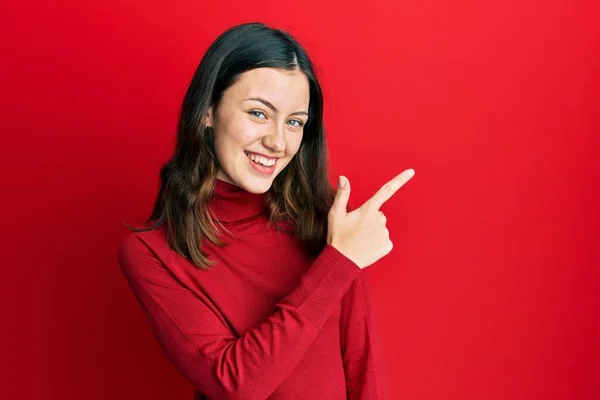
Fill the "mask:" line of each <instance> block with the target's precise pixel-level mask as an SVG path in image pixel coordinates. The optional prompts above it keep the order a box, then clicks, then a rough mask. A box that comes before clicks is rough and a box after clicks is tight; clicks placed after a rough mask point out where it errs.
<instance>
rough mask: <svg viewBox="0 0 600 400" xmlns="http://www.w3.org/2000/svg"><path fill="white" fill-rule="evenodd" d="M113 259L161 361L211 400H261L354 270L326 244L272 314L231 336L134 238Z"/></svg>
mask: <svg viewBox="0 0 600 400" xmlns="http://www.w3.org/2000/svg"><path fill="white" fill-rule="evenodd" d="M118 259H119V264H120V267H121V270H122V272H123V274H124V275H125V277H126V279H127V281H128V283H129V285H130V287H131V289H132V291H133V293H134V295H135V297H136V298H137V300H138V302H139V303H140V305H141V306H142V309H143V310H144V312H145V316H146V318H147V320H148V322H149V325H150V327H151V329H152V331H153V333H154V335H155V337H156V339H157V341H158V343H159V345H160V347H161V349H162V350H163V351H164V352H165V354H166V356H167V358H168V359H169V360H170V361H171V362H172V363H173V365H174V366H175V367H176V368H177V369H178V370H179V372H180V373H182V374H183V375H184V376H185V377H186V378H187V379H188V380H189V381H190V382H191V383H192V384H193V385H194V386H195V388H196V389H197V390H199V391H200V392H201V393H203V394H205V395H207V396H208V397H209V398H215V399H244V400H253V399H265V398H267V397H269V395H270V394H271V393H272V392H274V391H275V390H276V389H277V387H279V385H280V384H281V383H282V382H283V380H284V379H285V378H286V377H287V376H288V375H289V374H290V372H291V371H292V370H293V369H294V367H295V366H296V365H297V364H298V362H299V361H300V359H301V358H302V356H303V355H304V354H305V352H306V351H307V350H308V349H309V347H310V346H311V344H312V342H313V341H314V339H315V338H316V336H317V334H318V333H319V331H320V330H321V329H322V327H323V326H324V324H325V322H326V321H327V319H328V318H329V316H330V314H331V312H332V310H333V309H334V307H336V305H339V302H340V300H341V298H342V297H343V295H344V294H345V293H346V292H347V290H348V288H349V287H350V285H351V284H352V281H354V279H356V277H357V276H358V274H359V272H360V268H359V267H358V266H357V265H356V264H355V263H353V262H352V261H351V260H350V259H348V258H346V257H345V256H344V255H343V254H341V253H340V252H339V251H338V250H337V249H335V248H334V247H332V246H330V245H327V246H326V247H325V248H324V250H323V251H322V252H321V254H320V255H319V256H318V257H317V258H316V259H315V260H314V262H313V264H312V265H311V266H310V267H309V269H308V271H307V272H306V273H305V274H304V276H303V277H302V278H301V280H300V283H299V285H298V286H297V287H296V288H295V289H294V290H293V291H292V292H291V293H290V294H289V295H288V296H286V297H285V298H283V299H282V300H281V301H280V302H279V303H277V304H276V306H275V309H274V312H273V313H272V314H271V315H270V316H269V317H267V318H266V319H265V320H263V321H262V322H261V323H259V324H257V325H256V326H255V327H254V328H253V329H251V330H249V331H248V332H246V333H245V334H244V335H243V336H241V337H236V336H234V334H233V333H232V332H231V330H230V329H229V328H228V327H227V326H226V324H224V323H223V322H222V320H221V319H219V318H218V317H217V315H216V314H215V313H214V312H213V311H212V309H211V308H209V307H208V306H207V305H206V304H205V302H204V301H203V300H202V299H201V298H200V297H198V296H196V295H195V294H194V293H193V292H191V291H190V290H189V289H187V288H186V287H184V286H182V285H181V284H180V283H179V281H178V280H177V279H175V278H174V277H173V275H172V274H171V273H170V271H169V270H168V269H167V268H165V266H164V265H163V264H162V262H161V261H160V259H159V258H158V257H157V256H156V255H155V254H154V253H153V251H152V250H151V249H150V248H149V247H148V246H147V245H146V243H145V242H144V241H143V240H142V239H141V238H140V237H139V236H138V235H137V234H135V233H130V234H128V235H127V236H126V237H125V239H124V240H123V242H122V244H121V246H120V248H119V251H118Z"/></svg>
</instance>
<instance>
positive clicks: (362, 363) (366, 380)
mask: <svg viewBox="0 0 600 400" xmlns="http://www.w3.org/2000/svg"><path fill="white" fill-rule="evenodd" d="M340 340H341V350H342V359H343V363H344V373H345V377H346V397H347V399H348V400H388V399H389V394H388V377H387V365H386V362H385V357H384V354H383V345H382V342H381V334H380V331H379V320H378V316H377V311H376V309H375V303H374V299H373V294H372V291H371V283H370V281H369V272H367V271H366V270H364V269H363V270H362V271H361V272H360V274H359V275H358V277H357V278H356V279H355V280H354V282H353V283H352V285H351V286H350V289H349V290H348V292H347V293H346V294H345V295H344V297H343V298H342V312H341V316H340Z"/></svg>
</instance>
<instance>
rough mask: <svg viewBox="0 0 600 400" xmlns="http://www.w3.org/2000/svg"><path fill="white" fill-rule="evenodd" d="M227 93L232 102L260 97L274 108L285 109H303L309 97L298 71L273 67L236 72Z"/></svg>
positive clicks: (304, 82) (306, 85)
mask: <svg viewBox="0 0 600 400" xmlns="http://www.w3.org/2000/svg"><path fill="white" fill-rule="evenodd" d="M227 92H230V94H231V96H232V97H233V98H234V100H235V101H243V100H244V99H247V98H248V97H262V98H264V99H265V100H268V101H270V102H271V103H273V105H275V107H277V108H279V109H281V110H288V111H298V110H304V111H307V109H308V102H309V99H310V89H309V84H308V78H307V77H306V75H304V73H303V72H302V71H297V70H294V71H287V70H282V69H275V68H255V69H251V70H249V71H246V72H244V73H243V74H240V76H239V77H238V80H237V81H236V83H234V84H233V85H232V86H231V87H230V88H229V89H228V90H227ZM291 109H293V110H291Z"/></svg>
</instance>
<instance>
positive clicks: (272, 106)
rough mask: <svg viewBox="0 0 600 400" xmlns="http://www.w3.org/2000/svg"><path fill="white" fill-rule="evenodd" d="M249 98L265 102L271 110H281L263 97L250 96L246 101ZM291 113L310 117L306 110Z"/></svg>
mask: <svg viewBox="0 0 600 400" xmlns="http://www.w3.org/2000/svg"><path fill="white" fill-rule="evenodd" d="M247 100H254V101H258V102H261V103H263V104H264V105H265V106H267V107H269V108H270V109H271V110H273V112H276V113H277V112H279V110H278V109H277V107H275V106H274V105H273V104H272V103H271V102H270V101H268V100H265V99H263V98H262V97H249V98H247V99H245V100H244V101H247ZM290 115H306V116H307V117H308V112H306V111H296V112H293V113H291V114H290Z"/></svg>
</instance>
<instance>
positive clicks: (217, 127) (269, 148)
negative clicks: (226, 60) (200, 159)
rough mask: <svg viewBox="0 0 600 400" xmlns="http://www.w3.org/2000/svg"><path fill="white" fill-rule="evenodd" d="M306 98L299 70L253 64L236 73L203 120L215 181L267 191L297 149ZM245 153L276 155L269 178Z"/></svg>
mask: <svg viewBox="0 0 600 400" xmlns="http://www.w3.org/2000/svg"><path fill="white" fill-rule="evenodd" d="M249 98H257V99H263V100H264V101H265V102H266V103H267V104H265V102H261V101H260V100H248V99H249ZM309 98H310V89H309V83H308V79H307V78H306V76H305V75H304V73H302V72H301V71H298V70H294V71H286V70H279V69H274V68H256V69H252V70H250V71H247V72H245V73H243V74H241V75H240V76H239V79H238V81H237V82H236V83H234V84H233V85H232V86H230V87H229V88H228V89H227V90H226V91H225V92H224V93H223V96H222V99H221V102H220V103H219V105H218V107H217V109H216V112H215V110H214V109H213V108H212V107H211V109H210V110H209V113H208V116H207V119H206V124H207V126H210V127H212V129H213V132H214V146H215V153H216V155H217V159H218V161H219V165H220V167H219V170H218V172H217V179H221V180H223V181H226V182H229V183H231V184H233V185H236V186H238V187H240V188H242V189H244V190H246V191H248V192H251V193H264V192H266V191H267V190H269V188H270V187H271V185H272V183H273V180H274V179H275V177H276V176H277V175H278V174H279V173H280V172H281V171H282V170H283V169H284V168H285V167H286V166H287V165H288V164H289V162H290V161H291V160H292V158H293V157H294V155H295V154H296V153H297V152H298V149H299V148H300V143H301V142H302V136H303V130H304V125H305V124H306V122H307V120H308V104H309ZM268 103H270V104H271V105H272V106H274V108H275V109H276V110H274V109H272V108H271V107H270V106H269V105H268ZM246 152H252V153H261V154H264V155H267V156H269V157H277V158H278V160H277V163H276V167H275V171H274V172H273V173H272V174H271V175H269V176H268V175H264V174H261V173H260V172H259V171H256V170H255V169H254V168H252V166H251V164H250V162H251V161H250V159H249V158H248V156H247V155H246Z"/></svg>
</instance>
